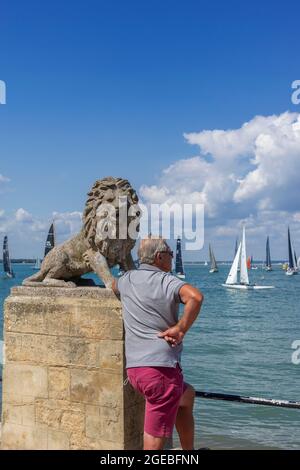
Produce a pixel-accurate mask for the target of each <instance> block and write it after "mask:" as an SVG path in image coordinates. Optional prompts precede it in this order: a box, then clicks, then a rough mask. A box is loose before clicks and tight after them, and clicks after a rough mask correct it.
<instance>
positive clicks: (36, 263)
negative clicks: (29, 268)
mask: <svg viewBox="0 0 300 470" xmlns="http://www.w3.org/2000/svg"><path fill="white" fill-rule="evenodd" d="M33 269H36V270H37V271H39V270H40V269H41V260H40V258H36V259H35V264H34V266H33Z"/></svg>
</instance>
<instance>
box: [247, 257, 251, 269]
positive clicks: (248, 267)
mask: <svg viewBox="0 0 300 470" xmlns="http://www.w3.org/2000/svg"><path fill="white" fill-rule="evenodd" d="M251 258H252V256H248V258H247V269H251Z"/></svg>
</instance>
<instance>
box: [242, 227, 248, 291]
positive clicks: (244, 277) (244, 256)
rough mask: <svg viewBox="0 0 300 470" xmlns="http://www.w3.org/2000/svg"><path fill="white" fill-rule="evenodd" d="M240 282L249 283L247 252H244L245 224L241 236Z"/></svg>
mask: <svg viewBox="0 0 300 470" xmlns="http://www.w3.org/2000/svg"><path fill="white" fill-rule="evenodd" d="M240 284H245V285H249V277H248V269H247V254H246V234H245V226H243V238H242V249H241V277H240Z"/></svg>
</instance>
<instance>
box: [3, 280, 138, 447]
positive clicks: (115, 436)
mask: <svg viewBox="0 0 300 470" xmlns="http://www.w3.org/2000/svg"><path fill="white" fill-rule="evenodd" d="M4 351H5V354H4V357H5V361H4V362H5V363H4V368H3V396H2V449H100V450H105V449H108V450H112V449H139V448H142V436H143V415H144V402H143V399H142V398H141V397H140V396H139V395H138V394H136V393H135V391H134V390H133V389H132V387H131V386H130V385H129V384H127V385H124V384H123V383H124V380H125V379H126V373H125V371H124V365H125V358H124V332H123V324H122V316H121V305H120V302H119V301H118V300H117V299H116V297H115V295H114V294H113V293H112V291H110V290H108V289H101V288H96V287H77V288H74V289H73V288H60V287H56V288H52V287H44V288H42V289H41V288H39V287H15V288H13V289H12V292H11V295H10V296H9V297H8V298H7V299H6V301H5V308H4Z"/></svg>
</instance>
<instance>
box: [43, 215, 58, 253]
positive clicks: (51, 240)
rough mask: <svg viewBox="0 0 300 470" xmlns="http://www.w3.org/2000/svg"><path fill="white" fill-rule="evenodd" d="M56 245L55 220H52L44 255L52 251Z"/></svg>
mask: <svg viewBox="0 0 300 470" xmlns="http://www.w3.org/2000/svg"><path fill="white" fill-rule="evenodd" d="M54 246H55V234H54V222H52V224H51V226H50V229H49V232H48V236H47V240H46V245H45V254H44V257H46V256H47V254H48V253H49V251H51V250H52V248H54Z"/></svg>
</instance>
